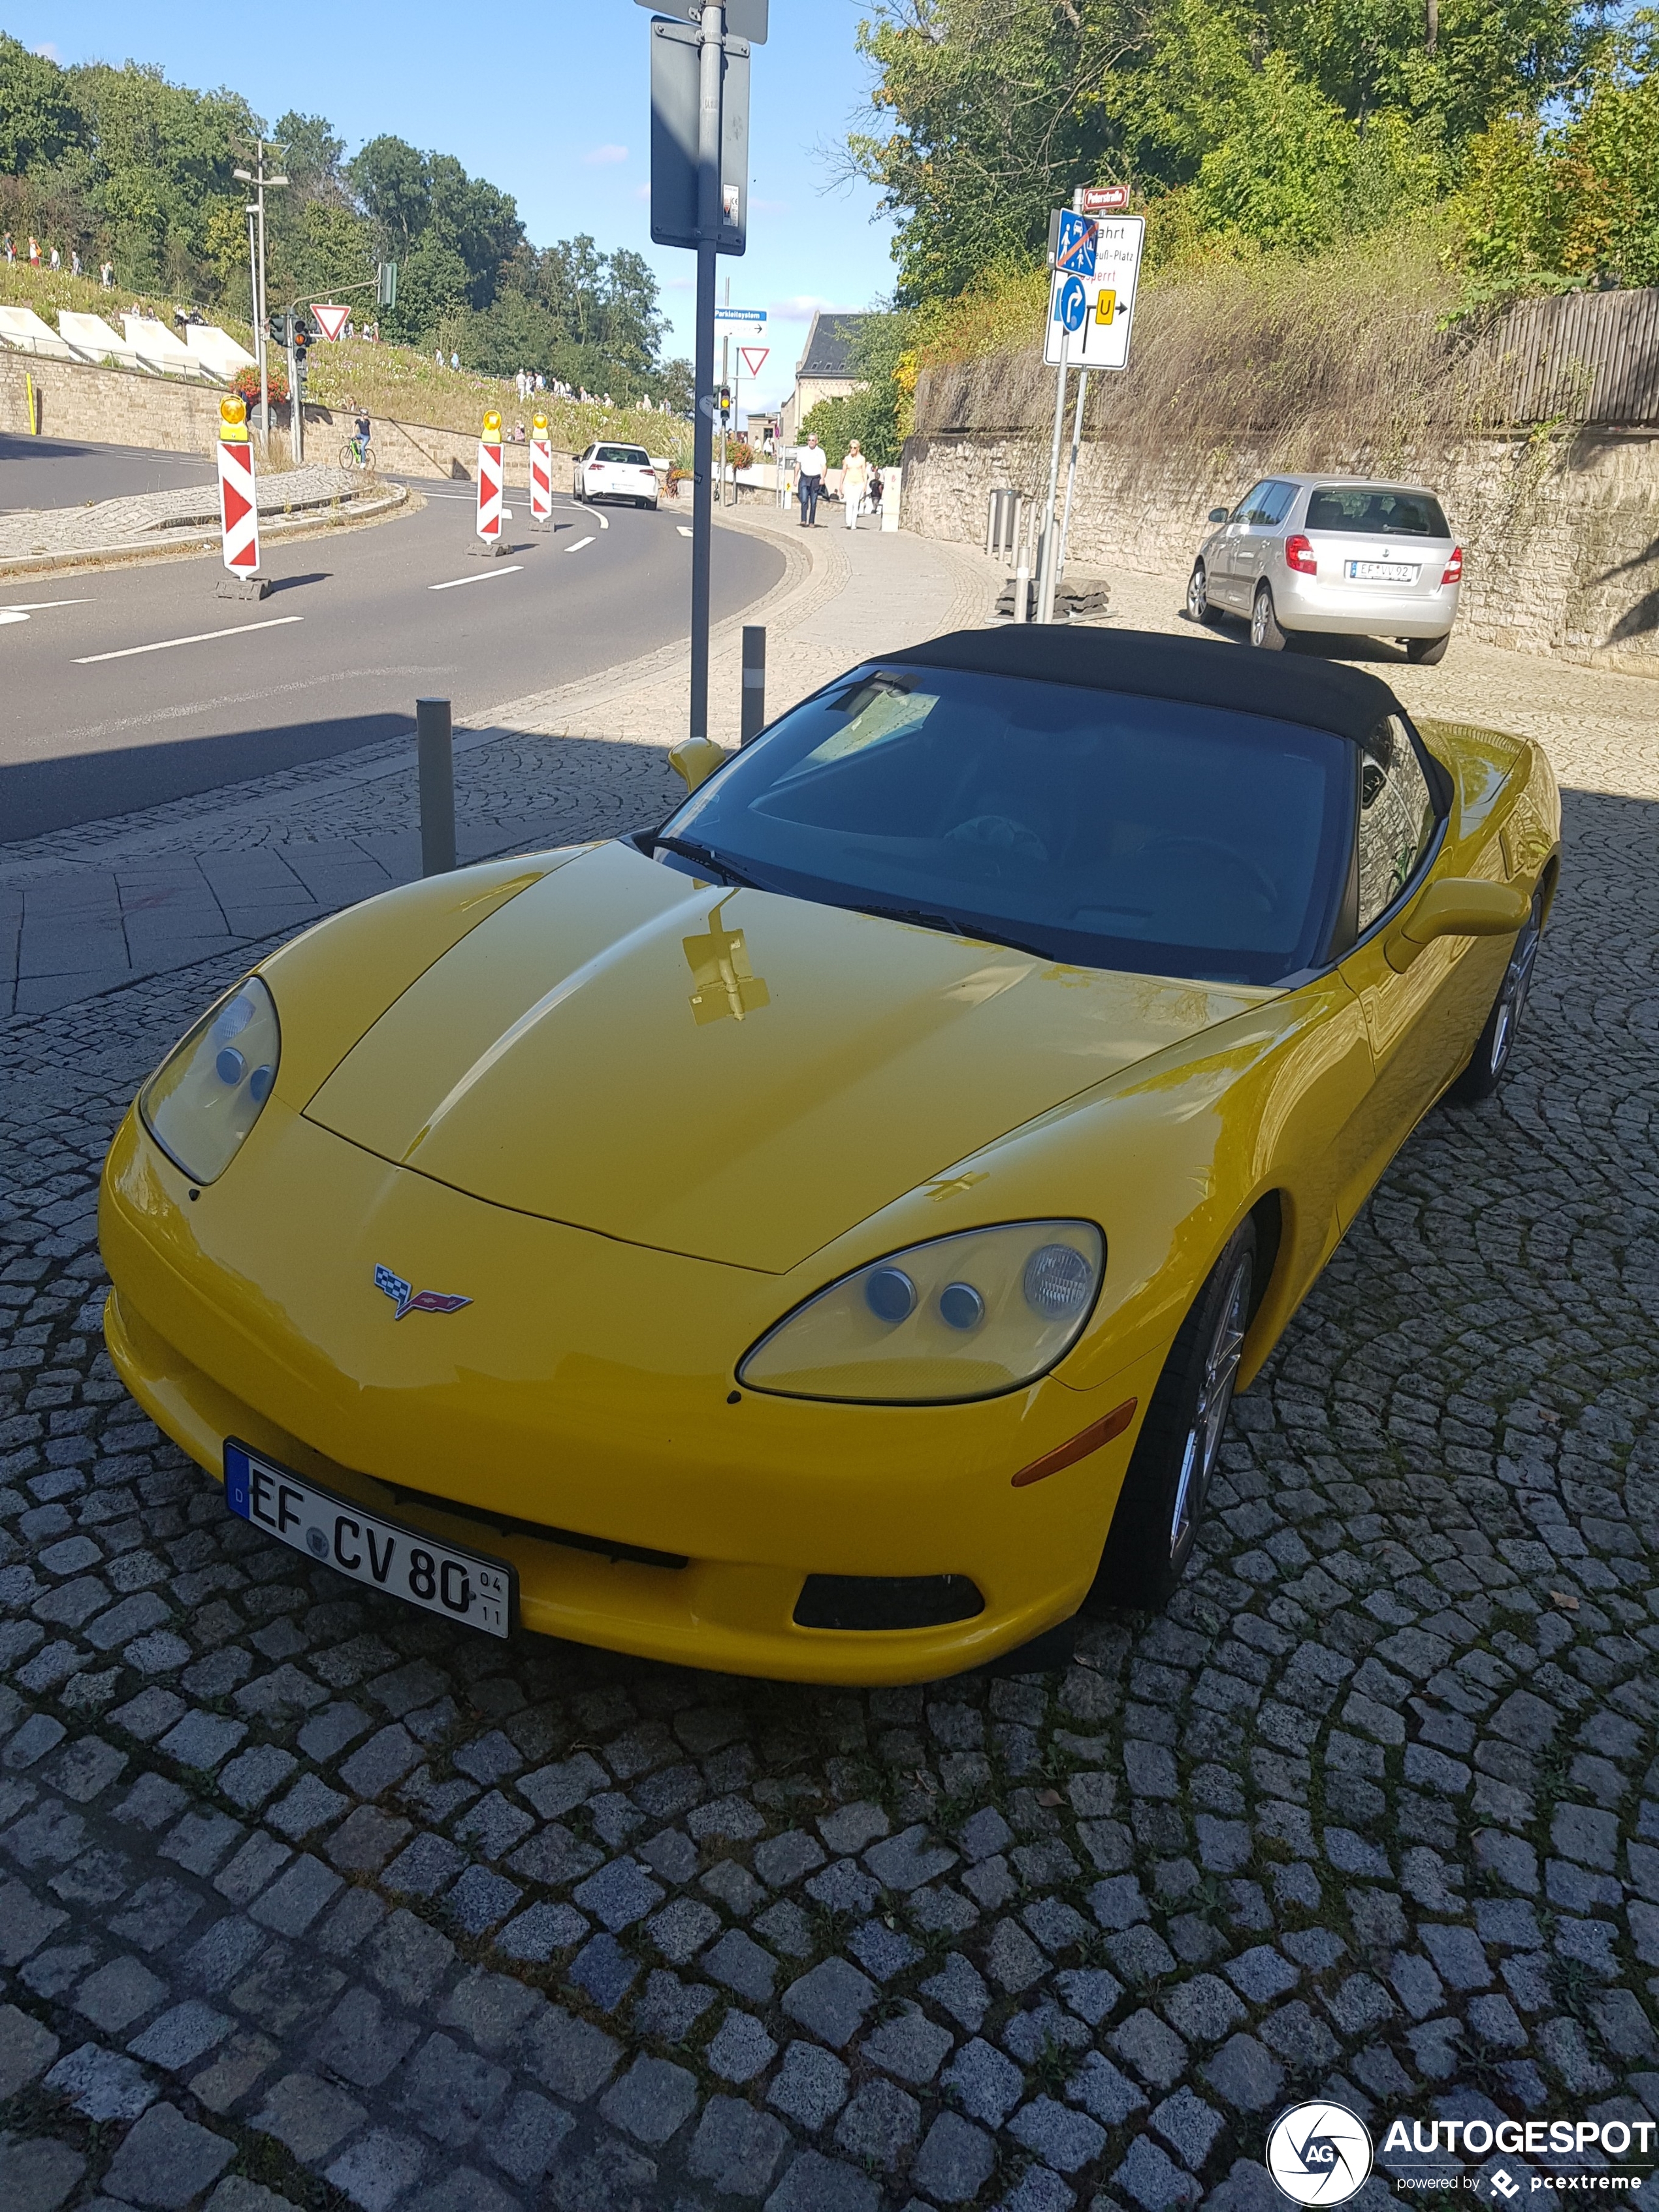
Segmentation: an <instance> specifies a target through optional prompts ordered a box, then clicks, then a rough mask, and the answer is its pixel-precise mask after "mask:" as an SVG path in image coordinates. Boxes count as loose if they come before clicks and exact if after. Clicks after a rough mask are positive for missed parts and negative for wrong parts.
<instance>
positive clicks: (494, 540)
mask: <svg viewBox="0 0 1659 2212" xmlns="http://www.w3.org/2000/svg"><path fill="white" fill-rule="evenodd" d="M478 535H479V537H480V538H483V542H484V544H486V545H498V544H500V543H501V416H499V415H497V414H495V413H493V412H492V413H490V414H489V415H486V416H484V419H483V437H482V438H480V439H479V441H478Z"/></svg>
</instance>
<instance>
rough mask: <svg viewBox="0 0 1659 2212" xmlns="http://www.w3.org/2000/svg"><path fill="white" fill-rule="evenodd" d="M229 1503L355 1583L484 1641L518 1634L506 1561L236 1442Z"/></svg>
mask: <svg viewBox="0 0 1659 2212" xmlns="http://www.w3.org/2000/svg"><path fill="white" fill-rule="evenodd" d="M225 1503H226V1504H228V1506H229V1508H230V1510H231V1511H232V1512H233V1513H240V1516H242V1518H243V1520H244V1521H251V1522H252V1523H253V1525H254V1526H255V1528H263V1529H264V1532H265V1534H267V1535H268V1536H275V1537H276V1541H278V1543H281V1544H287V1545H289V1546H290V1547H292V1548H293V1549H294V1550H295V1551H296V1552H303V1553H305V1554H306V1556H307V1558H308V1559H315V1560H316V1561H317V1562H318V1564H319V1565H321V1566H325V1567H332V1568H333V1569H334V1570H335V1571H336V1572H337V1573H339V1574H343V1575H347V1576H349V1577H350V1579H351V1580H352V1581H353V1582H355V1583H363V1584H365V1585H366V1586H367V1587H368V1589H382V1590H386V1592H387V1593H388V1594H389V1595H391V1596H392V1597H398V1598H401V1599H402V1600H403V1601H404V1604H405V1605H415V1606H419V1607H421V1609H422V1612H424V1613H441V1614H442V1615H443V1617H444V1618H445V1620H457V1621H460V1622H462V1623H464V1624H465V1626H467V1627H468V1628H481V1629H482V1630H483V1632H484V1634H485V1635H486V1636H502V1637H504V1636H507V1635H508V1634H509V1633H510V1632H511V1631H512V1627H513V1621H514V1620H515V1619H516V1617H517V1614H518V1596H519V1579H518V1574H517V1571H516V1570H515V1569H514V1568H513V1567H512V1566H510V1565H508V1564H507V1561H506V1560H505V1559H490V1558H489V1556H488V1554H487V1553H483V1552H471V1551H466V1550H465V1549H463V1548H462V1547H460V1546H459V1545H456V1544H451V1543H448V1542H447V1541H441V1540H440V1539H439V1538H437V1537H435V1536H428V1535H427V1534H425V1532H424V1531H423V1530H422V1529H419V1528H405V1527H404V1524H403V1522H400V1521H388V1520H387V1519H386V1516H385V1515H384V1514H382V1513H370V1512H367V1511H366V1510H364V1508H363V1507H362V1506H361V1505H359V1504H356V1503H355V1502H354V1501H353V1500H352V1499H351V1498H337V1497H336V1496H335V1495H334V1493H333V1492H332V1491H331V1490H325V1489H324V1488H323V1486H322V1485H321V1484H320V1483H316V1482H313V1481H312V1480H310V1479H309V1477H307V1476H304V1475H298V1474H291V1473H290V1472H289V1469H288V1468H285V1467H278V1466H276V1464H275V1462H272V1461H270V1460H268V1459H264V1458H262V1457H261V1456H260V1455H259V1454H258V1453H257V1452H252V1451H250V1450H249V1449H247V1447H246V1444H239V1443H235V1442H234V1441H231V1440H228V1441H227V1443H226V1444H225Z"/></svg>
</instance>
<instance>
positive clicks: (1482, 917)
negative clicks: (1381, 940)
mask: <svg viewBox="0 0 1659 2212" xmlns="http://www.w3.org/2000/svg"><path fill="white" fill-rule="evenodd" d="M1531 906H1532V902H1531V900H1530V899H1529V898H1528V896H1527V894H1526V893H1525V891H1522V890H1516V888H1515V886H1514V885H1513V884H1492V883H1486V882H1485V881H1483V880H1481V879H1480V878H1477V877H1468V876H1465V877H1458V876H1453V877H1449V878H1445V879H1444V880H1443V881H1442V882H1440V883H1437V884H1430V885H1429V887H1428V889H1427V890H1425V891H1424V892H1423V893H1422V895H1421V896H1419V898H1418V899H1417V901H1416V902H1415V903H1414V904H1413V906H1412V907H1411V908H1410V909H1409V910H1408V911H1407V913H1406V914H1405V915H1402V916H1401V919H1400V921H1397V922H1396V923H1395V927H1394V928H1393V930H1392V931H1391V933H1389V939H1388V942H1387V943H1386V945H1384V946H1383V951H1384V953H1385V955H1386V957H1387V959H1388V963H1389V967H1390V968H1392V969H1395V973H1396V974H1398V975H1404V974H1405V972H1406V970H1407V969H1408V968H1409V967H1410V966H1411V964H1412V963H1413V961H1414V960H1415V959H1416V958H1417V957H1418V955H1419V953H1420V952H1426V951H1427V950H1428V948H1429V946H1430V945H1432V944H1433V942H1434V940H1435V939H1436V938H1437V937H1513V936H1514V935H1515V933H1516V931H1517V930H1518V929H1519V928H1520V927H1521V925H1522V922H1524V921H1525V920H1526V918H1527V915H1528V913H1529V912H1530V910H1531Z"/></svg>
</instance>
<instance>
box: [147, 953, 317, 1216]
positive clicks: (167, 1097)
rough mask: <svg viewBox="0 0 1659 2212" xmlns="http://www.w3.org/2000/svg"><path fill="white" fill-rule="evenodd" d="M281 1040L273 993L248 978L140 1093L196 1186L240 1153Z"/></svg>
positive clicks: (159, 1133)
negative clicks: (272, 999)
mask: <svg viewBox="0 0 1659 2212" xmlns="http://www.w3.org/2000/svg"><path fill="white" fill-rule="evenodd" d="M281 1049H282V1034H281V1031H280V1030H278V1028H277V1025H276V1006H274V1004H273V1003H272V1001H271V996H270V992H269V991H268V990H267V989H266V988H265V987H264V984H263V983H262V982H261V981H259V978H258V976H257V975H250V976H249V977H248V979H247V981H246V982H244V983H239V984H238V985H237V986H236V988H235V989H234V991H230V992H228V993H227V994H226V995H225V996H224V997H223V998H222V999H221V1000H220V1001H219V1003H218V1005H217V1006H215V1007H213V1008H212V1010H211V1011H210V1012H209V1013H207V1014H205V1015H204V1017H203V1018H202V1019H201V1020H200V1021H199V1022H198V1023H197V1025H196V1027H195V1028H194V1029H193V1030H191V1033H190V1035H189V1036H187V1037H186V1038H185V1041H184V1042H183V1043H182V1044H181V1045H179V1046H178V1047H177V1048H175V1049H174V1050H173V1052H172V1053H171V1054H169V1055H168V1056H167V1059H166V1060H163V1061H162V1062H161V1066H160V1067H159V1068H158V1069H157V1070H156V1072H155V1074H154V1075H153V1076H152V1077H151V1078H150V1079H149V1082H148V1083H147V1084H146V1085H145V1086H144V1088H143V1091H141V1092H140V1093H139V1097H138V1110H139V1112H140V1113H141V1114H142V1115H143V1117H144V1127H146V1128H147V1129H148V1130H149V1133H150V1134H151V1136H152V1137H154V1138H155V1141H156V1143H157V1144H158V1145H159V1146H161V1150H162V1151H163V1152H165V1153H166V1154H167V1158H169V1159H170V1160H172V1161H173V1163H174V1164H176V1165H177V1166H179V1167H181V1168H182V1169H183V1170H184V1171H185V1174H186V1175H187V1176H189V1177H190V1179H191V1182H214V1181H215V1180H216V1178H217V1177H218V1176H222V1174H223V1173H224V1171H225V1170H226V1169H227V1168H228V1166H229V1165H230V1164H231V1162H232V1160H234V1158H235V1157H236V1154H237V1152H239V1151H240V1148H241V1145H242V1140H243V1139H244V1138H245V1137H246V1135H247V1133H248V1131H249V1130H250V1129H251V1128H252V1127H253V1125H254V1123H255V1122H256V1121H258V1118H259V1109H260V1108H261V1107H262V1106H263V1105H264V1103H265V1101H266V1099H267V1098H269V1097H270V1086H271V1085H272V1084H273V1083H275V1081H276V1058H277V1054H278V1053H279V1052H280V1051H281Z"/></svg>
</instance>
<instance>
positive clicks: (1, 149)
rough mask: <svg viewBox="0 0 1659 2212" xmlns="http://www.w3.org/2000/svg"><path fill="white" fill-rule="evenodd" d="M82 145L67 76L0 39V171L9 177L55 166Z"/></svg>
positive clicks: (1, 36) (81, 131)
mask: <svg viewBox="0 0 1659 2212" xmlns="http://www.w3.org/2000/svg"><path fill="white" fill-rule="evenodd" d="M85 139H86V125H85V121H84V118H82V114H81V112H80V110H79V108H78V107H77V106H76V103H75V100H74V97H73V94H72V93H71V90H70V81H69V78H68V76H67V75H66V74H65V72H64V70H61V69H59V68H58V64H57V63H56V62H54V61H50V60H48V59H47V58H46V56H45V55H44V54H32V53H30V52H29V51H28V48H27V46H23V45H21V43H20V42H19V40H16V39H13V38H8V37H6V36H5V35H4V33H0V171H4V172H5V173H7V174H9V175H10V174H15V173H18V172H19V171H21V170H24V169H33V168H37V167H43V166H45V165H47V164H50V163H52V162H56V161H61V160H62V159H63V157H64V155H65V154H67V153H68V152H69V150H70V148H71V147H76V146H81V145H82V144H84V143H85Z"/></svg>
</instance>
